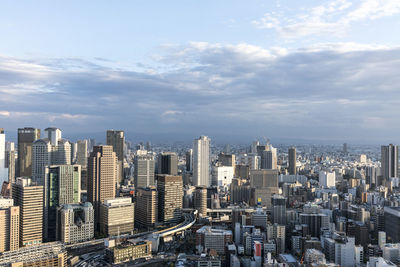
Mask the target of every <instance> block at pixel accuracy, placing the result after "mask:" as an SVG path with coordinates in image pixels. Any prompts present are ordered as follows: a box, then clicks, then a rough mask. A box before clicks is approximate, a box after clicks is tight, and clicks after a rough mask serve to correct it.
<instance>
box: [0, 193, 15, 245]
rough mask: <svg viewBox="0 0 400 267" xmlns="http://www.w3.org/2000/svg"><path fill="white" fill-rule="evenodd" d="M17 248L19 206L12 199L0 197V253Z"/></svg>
mask: <svg viewBox="0 0 400 267" xmlns="http://www.w3.org/2000/svg"><path fill="white" fill-rule="evenodd" d="M18 248H19V207H18V206H14V201H13V199H7V198H0V253H1V252H4V251H12V250H17V249H18Z"/></svg>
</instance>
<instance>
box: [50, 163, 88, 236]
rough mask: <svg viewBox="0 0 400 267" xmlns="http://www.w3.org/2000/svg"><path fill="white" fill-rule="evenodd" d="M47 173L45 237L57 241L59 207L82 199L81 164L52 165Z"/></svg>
mask: <svg viewBox="0 0 400 267" xmlns="http://www.w3.org/2000/svg"><path fill="white" fill-rule="evenodd" d="M45 174H46V179H45V186H44V211H43V216H44V218H43V239H44V240H46V241H55V240H56V223H57V207H58V206H60V205H63V204H73V203H79V202H80V201H81V190H80V185H81V166H80V165H51V166H48V167H46V171H45Z"/></svg>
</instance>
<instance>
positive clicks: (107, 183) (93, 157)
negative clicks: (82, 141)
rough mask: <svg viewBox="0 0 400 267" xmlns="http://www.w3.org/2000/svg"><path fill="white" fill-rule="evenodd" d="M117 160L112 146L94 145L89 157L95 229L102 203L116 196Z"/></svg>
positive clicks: (88, 169)
mask: <svg viewBox="0 0 400 267" xmlns="http://www.w3.org/2000/svg"><path fill="white" fill-rule="evenodd" d="M117 162H118V159H117V156H116V154H115V152H113V147H112V146H104V145H103V146H94V147H93V152H92V153H90V157H89V158H88V167H87V199H88V201H89V202H90V203H92V204H93V207H94V210H95V229H98V227H99V225H98V224H99V211H100V205H101V203H103V202H104V201H105V200H109V199H114V198H115V193H116V185H117V177H118V175H117V169H118V167H117Z"/></svg>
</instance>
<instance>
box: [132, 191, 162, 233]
mask: <svg viewBox="0 0 400 267" xmlns="http://www.w3.org/2000/svg"><path fill="white" fill-rule="evenodd" d="M157 198H158V195H157V189H156V188H155V186H151V187H145V188H143V187H142V188H138V189H136V209H135V212H136V215H135V218H136V219H135V223H137V224H138V225H139V226H140V227H147V228H151V227H154V225H155V224H156V223H157V221H158V201H157Z"/></svg>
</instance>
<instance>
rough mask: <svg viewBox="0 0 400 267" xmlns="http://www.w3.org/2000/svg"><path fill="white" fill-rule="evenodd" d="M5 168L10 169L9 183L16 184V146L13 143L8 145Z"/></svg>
mask: <svg viewBox="0 0 400 267" xmlns="http://www.w3.org/2000/svg"><path fill="white" fill-rule="evenodd" d="M5 167H6V168H7V169H8V180H7V181H8V182H9V183H10V184H12V183H14V182H15V168H16V162H15V145H14V143H13V142H7V143H6V157H5Z"/></svg>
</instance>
